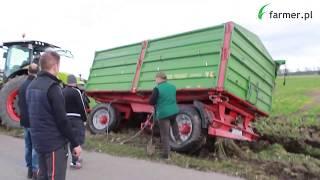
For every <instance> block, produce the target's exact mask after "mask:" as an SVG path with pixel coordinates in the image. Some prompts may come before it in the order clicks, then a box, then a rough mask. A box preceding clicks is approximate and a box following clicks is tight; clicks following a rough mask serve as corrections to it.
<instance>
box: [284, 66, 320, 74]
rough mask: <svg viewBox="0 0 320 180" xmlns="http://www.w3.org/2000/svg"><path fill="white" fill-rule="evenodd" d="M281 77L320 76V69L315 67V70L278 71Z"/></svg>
mask: <svg viewBox="0 0 320 180" xmlns="http://www.w3.org/2000/svg"><path fill="white" fill-rule="evenodd" d="M278 75H279V76H283V75H288V76H290V75H296V76H299V75H320V67H315V68H304V69H297V70H296V71H292V70H289V69H280V70H279V71H278Z"/></svg>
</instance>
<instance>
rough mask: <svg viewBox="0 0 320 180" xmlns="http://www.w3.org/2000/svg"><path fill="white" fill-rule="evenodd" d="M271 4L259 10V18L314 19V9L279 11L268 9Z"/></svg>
mask: <svg viewBox="0 0 320 180" xmlns="http://www.w3.org/2000/svg"><path fill="white" fill-rule="evenodd" d="M268 7H270V4H266V5H263V6H262V7H261V8H260V9H259V11H258V18H259V19H260V20H262V19H263V18H269V19H302V20H305V21H306V20H309V19H312V11H308V12H277V11H274V10H267V8H268Z"/></svg>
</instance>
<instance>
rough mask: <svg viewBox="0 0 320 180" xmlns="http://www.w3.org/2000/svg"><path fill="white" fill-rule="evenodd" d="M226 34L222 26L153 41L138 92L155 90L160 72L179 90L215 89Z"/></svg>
mask: <svg viewBox="0 0 320 180" xmlns="http://www.w3.org/2000/svg"><path fill="white" fill-rule="evenodd" d="M223 34H224V26H223V25H221V26H216V27H213V28H207V29H202V30H198V31H192V32H188V33H183V34H179V35H175V36H170V37H165V38H161V39H156V40H152V41H150V42H149V46H148V51H147V54H146V57H145V59H144V63H143V66H142V70H141V76H140V81H139V84H138V89H139V90H150V89H152V88H153V87H154V86H155V83H154V77H155V74H156V73H157V72H158V71H163V72H165V73H166V74H167V76H168V79H169V81H170V82H171V83H173V84H175V86H176V87H177V89H188V88H213V87H215V86H216V84H217V77H218V76H217V75H218V69H219V64H220V50H221V46H222V41H223Z"/></svg>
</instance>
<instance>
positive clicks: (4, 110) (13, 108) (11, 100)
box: [0, 75, 27, 128]
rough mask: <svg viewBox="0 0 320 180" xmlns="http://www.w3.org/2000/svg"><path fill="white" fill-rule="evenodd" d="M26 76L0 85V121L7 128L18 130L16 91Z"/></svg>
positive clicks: (18, 112)
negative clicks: (0, 86)
mask: <svg viewBox="0 0 320 180" xmlns="http://www.w3.org/2000/svg"><path fill="white" fill-rule="evenodd" d="M26 78H27V76H25V75H23V76H16V77H14V78H13V79H10V80H9V81H8V82H7V83H5V84H3V85H2V88H1V90H0V99H1V101H0V119H1V122H2V124H3V125H4V126H6V127H7V128H20V127H21V126H20V110H19V107H18V91H19V88H20V86H21V85H22V84H23V82H24V81H25V80H26Z"/></svg>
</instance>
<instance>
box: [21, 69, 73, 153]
mask: <svg viewBox="0 0 320 180" xmlns="http://www.w3.org/2000/svg"><path fill="white" fill-rule="evenodd" d="M26 98H27V104H28V112H29V118H30V126H31V138H32V143H33V145H34V147H35V150H36V151H37V152H39V153H49V152H52V151H55V150H57V149H59V148H61V147H62V146H63V145H65V144H66V143H67V141H70V143H71V146H72V147H76V146H78V145H79V143H78V142H77V141H76V139H75V137H74V134H73V132H72V129H71V125H70V122H69V121H68V120H67V116H66V110H65V101H64V97H63V94H62V90H61V87H60V85H59V80H58V79H57V78H56V77H55V76H53V75H51V74H50V73H48V72H44V71H42V72H40V73H39V74H38V77H37V78H36V79H34V80H33V81H32V82H31V84H30V85H29V87H28V89H27V97H26Z"/></svg>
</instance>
